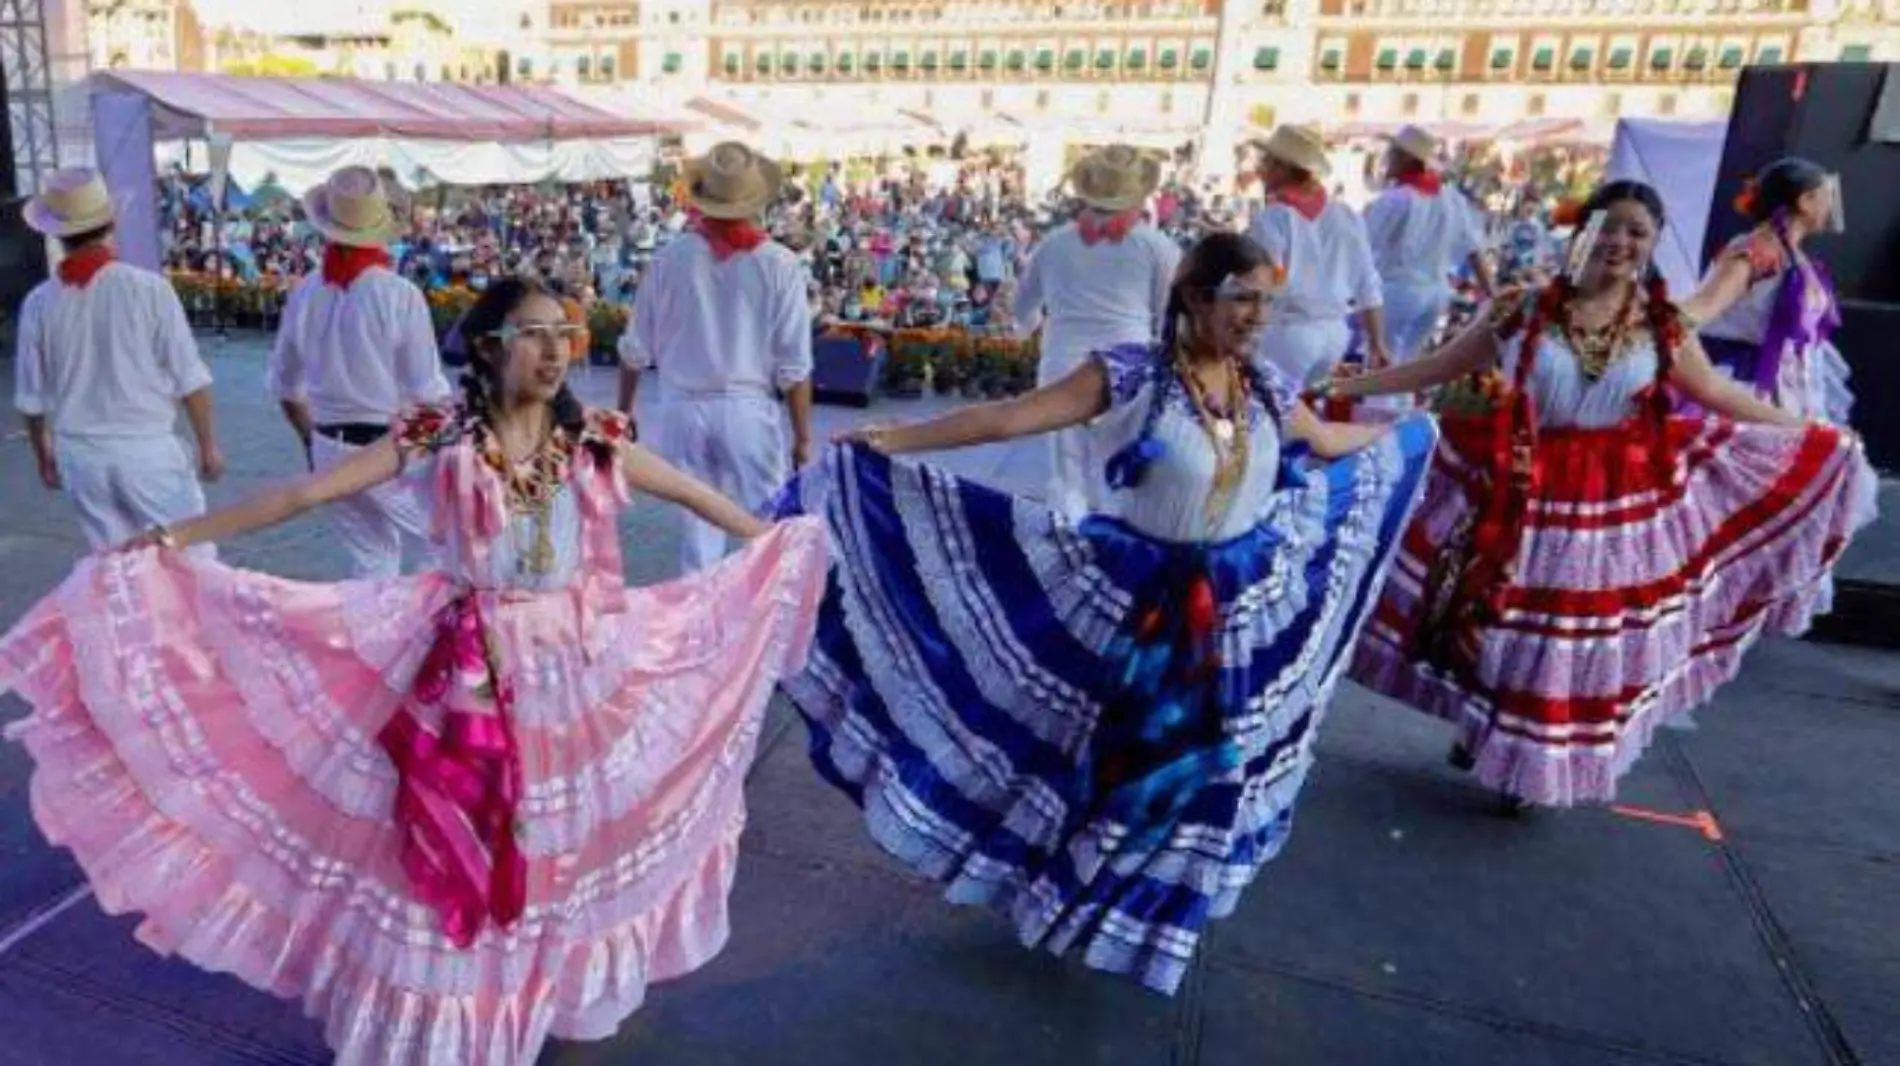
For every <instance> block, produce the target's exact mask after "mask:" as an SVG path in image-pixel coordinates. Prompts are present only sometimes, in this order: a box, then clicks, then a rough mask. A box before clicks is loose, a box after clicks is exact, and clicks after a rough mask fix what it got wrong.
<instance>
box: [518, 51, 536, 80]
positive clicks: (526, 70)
mask: <svg viewBox="0 0 1900 1066" xmlns="http://www.w3.org/2000/svg"><path fill="white" fill-rule="evenodd" d="M515 76H516V77H520V78H532V77H534V60H532V59H529V58H528V57H527V56H522V57H521V58H520V59H517V60H515Z"/></svg>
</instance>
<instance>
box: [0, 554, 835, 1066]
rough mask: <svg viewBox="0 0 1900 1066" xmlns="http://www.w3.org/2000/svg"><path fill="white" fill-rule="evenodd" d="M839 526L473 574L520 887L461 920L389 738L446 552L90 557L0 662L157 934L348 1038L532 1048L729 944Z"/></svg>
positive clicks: (55, 775) (345, 1054) (428, 1050)
mask: <svg viewBox="0 0 1900 1066" xmlns="http://www.w3.org/2000/svg"><path fill="white" fill-rule="evenodd" d="M824 538H825V534H824V531H823V529H822V527H821V526H819V525H818V523H817V522H816V521H815V520H801V521H795V522H788V523H784V524H781V525H780V526H779V527H777V528H776V529H775V530H774V531H773V532H772V533H770V534H768V535H767V536H765V537H763V538H761V539H760V540H759V541H757V542H755V543H754V544H753V545H751V546H750V547H749V548H748V549H747V550H746V551H744V552H743V553H741V554H739V555H736V556H734V557H733V558H732V559H729V560H727V561H726V562H725V563H724V564H722V565H721V566H718V567H715V568H713V569H711V570H709V571H705V572H702V573H700V574H696V575H693V576H691V577H689V578H686V579H684V580H681V581H677V582H673V583H671V584H667V585H662V586H658V587H654V588H648V589H637V590H628V591H627V592H626V594H625V601H624V609H615V610H612V611H609V612H603V611H602V610H600V609H599V608H597V607H594V606H590V604H591V603H592V602H594V601H595V599H596V598H595V597H592V596H589V595H587V594H584V593H580V592H577V593H574V594H568V593H552V594H539V595H533V596H529V597H525V598H524V597H495V596H490V595H479V596H477V597H475V598H476V599H477V600H479V601H481V602H482V604H483V607H484V613H485V617H486V623H487V626H488V630H489V640H488V645H489V649H490V653H491V655H492V656H493V658H494V660H495V665H496V667H497V672H498V674H500V675H501V676H503V677H505V678H506V679H507V680H508V683H509V685H510V687H511V688H512V706H511V708H510V713H509V723H508V725H509V730H510V733H511V736H512V741H513V745H514V749H515V752H516V756H515V758H516V760H517V763H518V767H519V774H518V776H519V790H518V791H519V795H518V797H517V798H516V801H515V804H514V807H513V819H512V824H513V828H514V844H515V846H516V847H518V849H519V851H520V853H521V854H522V856H523V858H524V860H525V863H524V869H525V878H524V887H525V893H524V896H523V899H522V905H521V907H520V913H519V916H518V917H516V918H514V919H513V920H512V921H511V922H509V923H507V925H506V927H505V928H504V927H503V926H502V925H501V924H498V923H492V922H491V923H488V924H486V925H483V926H481V928H480V929H479V931H478V932H476V934H475V935H474V936H473V938H472V940H471V942H469V943H468V945H467V946H466V947H460V946H457V944H456V943H455V942H454V938H452V937H451V936H450V935H448V933H447V932H446V931H445V929H444V924H443V920H442V917H441V915H440V914H439V912H438V909H437V908H435V907H433V906H431V905H430V904H428V903H425V902H424V901H423V900H422V899H420V898H418V895H417V893H416V891H415V890H414V888H413V885H412V881H411V879H410V877H409V876H407V874H406V870H405V857H404V850H405V843H406V837H405V834H404V831H403V830H402V828H401V827H399V825H398V824H397V820H396V818H395V817H394V815H393V814H392V810H393V808H394V805H395V799H396V795H397V792H398V786H399V775H398V772H397V770H396V767H395V765H394V764H393V763H392V761H391V759H390V757H389V756H388V755H387V754H386V753H385V751H384V749H383V747H382V746H380V745H379V741H378V738H379V734H382V733H384V727H385V726H386V725H387V724H388V723H389V722H390V720H391V719H392V717H394V716H396V715H398V714H399V713H400V712H401V710H402V708H403V707H404V706H405V701H406V700H407V699H408V698H409V695H410V689H411V687H412V685H413V684H414V682H415V680H416V678H417V675H418V671H419V670H421V669H422V667H423V664H424V661H425V660H426V659H427V658H428V656H429V654H430V651H431V648H432V645H433V641H434V639H435V637H436V635H437V634H436V629H437V626H436V622H437V619H438V618H439V617H440V616H441V615H442V613H443V612H444V610H445V609H447V608H449V607H450V606H451V605H453V604H455V603H457V602H467V600H466V598H467V592H466V590H465V589H463V588H461V587H459V586H457V585H456V584H455V583H453V582H452V581H451V580H449V579H448V578H447V577H446V576H444V575H441V574H425V575H420V576H417V577H412V578H400V579H395V580H388V581H370V582H349V583H341V584H329V585H322V584H316V585H313V584H301V583H297V582H292V581H285V580H281V579H278V578H273V577H269V576H266V575H263V574H257V573H252V572H248V571H244V570H237V569H232V568H229V567H225V566H221V565H218V564H212V563H197V562H192V561H189V560H186V559H183V558H180V557H178V556H176V555H169V554H160V553H156V552H150V551H148V552H141V553H134V554H128V555H117V556H101V557H95V558H91V559H87V560H85V561H84V562H82V563H81V564H80V565H79V567H78V568H77V569H76V570H75V571H74V573H73V574H72V576H71V577H70V578H68V579H67V581H66V582H65V583H64V584H62V585H61V586H60V587H59V588H58V589H57V590H56V591H55V592H54V593H52V594H51V595H50V596H48V597H47V598H46V599H45V600H43V601H41V602H40V603H39V604H38V605H37V606H36V607H35V608H34V609H33V610H32V611H30V612H29V613H28V615H27V616H26V618H25V619H23V620H22V621H21V622H20V623H19V625H17V626H16V627H15V628H14V630H13V631H12V632H11V633H9V634H8V635H7V636H6V637H5V638H0V690H7V689H12V690H15V691H18V692H19V693H20V694H21V695H22V696H23V697H25V698H26V699H27V700H28V701H29V702H30V703H31V704H32V705H33V708H34V710H33V713H32V714H31V715H30V716H29V717H27V718H26V719H24V720H23V721H21V722H19V723H16V724H14V725H13V726H11V727H10V728H9V729H8V731H7V732H8V735H9V736H10V737H12V738H14V739H17V740H19V741H21V742H23V743H24V744H25V745H26V747H27V748H28V750H29V751H30V752H31V754H32V756H33V758H34V760H35V762H36V764H37V768H36V770H35V773H34V775H33V779H32V788H31V799H32V805H33V813H34V816H35V818H36V819H37V820H38V822H39V824H40V826H41V827H42V828H43V829H44V830H45V832H46V834H47V836H48V837H49V838H50V839H51V840H52V841H53V842H54V843H55V844H58V845H60V846H63V847H66V848H69V849H71V850H72V852H73V853H74V855H75V856H76V857H77V858H78V860H79V862H80V864H81V866H82V867H83V868H84V869H85V871H86V874H87V876H88V877H89V878H90V880H91V882H92V884H93V887H94V888H95V890H96V891H97V894H98V897H99V900H100V902H101V904H102V905H103V906H104V907H105V908H106V909H107V910H108V911H111V912H113V913H120V912H127V911H136V912H141V913H142V914H143V915H144V921H143V922H142V924H141V925H140V927H139V930H138V936H139V939H140V940H142V941H143V942H144V943H146V944H147V945H148V946H150V947H152V948H153V949H155V950H157V951H159V952H161V953H176V954H179V955H182V956H183V957H185V958H187V959H189V960H191V961H192V962H194V963H196V964H198V965H199V966H202V967H205V968H206V969H209V970H213V971H219V972H227V973H231V974H234V975H236V976H238V977H240V978H242V979H243V980H245V981H247V982H249V983H250V984H252V985H255V986H257V987H258V988H261V989H264V990H266V991H269V992H272V993H275V994H277V995H279V996H284V997H288V998H295V999H299V1000H301V1001H302V1002H303V1005H304V1007H305V1010H306V1011H307V1012H308V1013H309V1014H310V1015H311V1016H312V1017H314V1018H316V1019H318V1020H319V1021H320V1022H321V1023H322V1024H323V1027H324V1033H325V1037H326V1039H327V1040H328V1042H329V1043H330V1045H331V1046H332V1047H333V1048H334V1049H335V1051H336V1052H337V1056H338V1061H339V1062H341V1063H345V1064H376V1066H392V1064H409V1063H414V1064H422V1063H427V1064H443V1066H446V1064H455V1066H476V1064H503V1063H530V1062H533V1061H534V1059H535V1057H536V1055H537V1054H538V1053H539V1051H540V1049H541V1047H542V1045H543V1044H544V1043H545V1041H546V1040H547V1039H548V1038H549V1037H550V1036H554V1037H560V1038H566V1039H583V1040H584V1039H598V1038H602V1037H606V1036H608V1035H611V1034H612V1033H613V1032H614V1030H615V1029H616V1028H617V1026H618V1025H619V1023H620V1022H621V1021H622V1020H623V1019H624V1018H626V1016H627V1015H629V1014H630V1013H632V1012H633V1011H634V1010H635V1009H636V1008H637V1007H639V1005H640V1003H641V1001H642V999H643V998H644V996H645V993H646V987H647V985H648V983H650V982H653V981H659V980H664V979H667V978H670V977H675V976H678V975H680V974H683V973H686V972H687V971H690V970H692V969H694V968H695V967H698V966H700V965H701V964H703V963H705V962H706V961H707V960H709V959H710V958H712V957H713V955H715V954H716V953H717V952H718V951H719V949H720V948H721V946H722V945H723V943H724V941H725V939H726V936H727V919H726V897H727V893H728V891H729V889H730V886H731V883H732V877H733V871H734V864H735V861H736V850H737V846H738V839H739V834H740V830H741V828H742V826H743V824H744V821H745V808H744V803H743V795H742V792H741V786H742V783H743V778H744V773H745V771H746V768H747V767H748V765H749V763H750V762H751V759H752V756H753V752H754V749H755V744H756V740H757V737H758V733H759V728H760V723H761V721H762V719H763V716H764V709H765V706H766V703H767V701H768V699H769V697H770V695H771V693H772V691H773V688H774V686H775V685H776V683H777V681H778V679H779V678H780V677H782V676H784V675H785V674H786V673H788V672H790V671H795V670H798V669H800V668H801V666H802V664H803V662H804V659H805V655H806V650H807V646H808V642H809V640H810V634H811V631H812V623H813V617H814V614H815V612H816V609H817V605H818V600H819V597H820V595H821V594H822V592H823V589H824V580H825V573H826V545H825V539H824ZM606 599H608V600H609V601H610V602H611V601H612V600H613V599H614V597H606ZM615 606H616V608H618V606H619V605H618V604H616V605H615Z"/></svg>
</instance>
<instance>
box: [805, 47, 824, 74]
mask: <svg viewBox="0 0 1900 1066" xmlns="http://www.w3.org/2000/svg"><path fill="white" fill-rule="evenodd" d="M805 69H806V70H809V71H811V72H812V73H813V74H823V73H824V72H825V54H824V53H823V52H813V53H812V54H811V55H810V57H808V58H807V59H806V60H805Z"/></svg>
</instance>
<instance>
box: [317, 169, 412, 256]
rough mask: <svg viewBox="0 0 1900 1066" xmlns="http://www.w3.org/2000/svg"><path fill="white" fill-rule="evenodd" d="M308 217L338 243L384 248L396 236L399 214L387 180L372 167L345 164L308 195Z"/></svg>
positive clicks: (318, 230) (318, 229)
mask: <svg viewBox="0 0 1900 1066" xmlns="http://www.w3.org/2000/svg"><path fill="white" fill-rule="evenodd" d="M303 211H304V216H305V217H306V218H308V219H309V220H310V224H311V225H312V226H314V227H315V228H316V230H317V232H319V233H321V234H323V235H324V236H325V237H326V238H328V239H330V240H332V241H334V242H336V243H337V244H347V245H350V246H352V247H356V248H381V247H383V246H384V245H387V244H388V243H389V242H391V241H393V240H395V239H396V232H397V225H396V215H395V213H394V212H393V211H391V210H390V209H389V196H388V194H387V193H385V192H384V191H383V181H382V179H381V178H379V177H377V176H376V172H375V171H373V170H371V169H369V168H368V167H344V168H343V169H342V170H339V171H337V172H336V173H335V174H332V175H330V180H329V181H326V182H324V183H323V184H322V185H319V186H317V187H316V188H314V189H312V190H310V191H309V192H307V193H305V194H304V198H303Z"/></svg>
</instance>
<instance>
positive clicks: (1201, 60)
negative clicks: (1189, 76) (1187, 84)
mask: <svg viewBox="0 0 1900 1066" xmlns="http://www.w3.org/2000/svg"><path fill="white" fill-rule="evenodd" d="M1193 64H1194V69H1195V70H1206V69H1207V68H1208V67H1211V66H1213V65H1214V53H1212V52H1210V51H1208V50H1207V49H1205V48H1196V49H1195V50H1194V59H1193Z"/></svg>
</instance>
